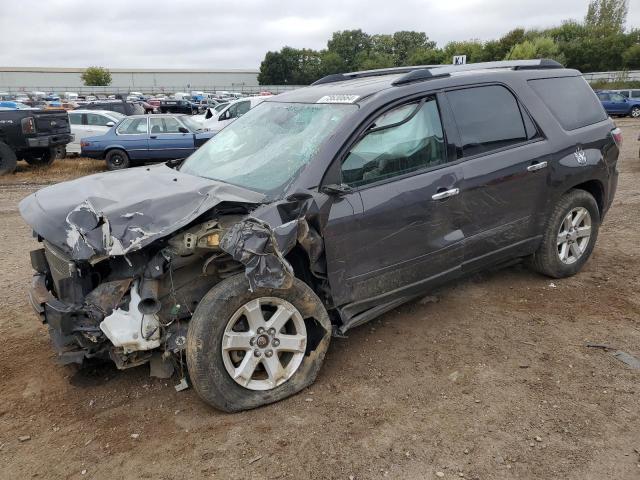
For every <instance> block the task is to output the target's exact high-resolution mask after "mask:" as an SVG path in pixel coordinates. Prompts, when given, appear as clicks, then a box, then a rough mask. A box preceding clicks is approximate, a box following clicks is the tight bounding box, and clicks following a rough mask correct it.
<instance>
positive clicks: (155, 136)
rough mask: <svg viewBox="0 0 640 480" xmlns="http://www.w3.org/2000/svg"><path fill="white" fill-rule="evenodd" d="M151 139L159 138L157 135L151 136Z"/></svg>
mask: <svg viewBox="0 0 640 480" xmlns="http://www.w3.org/2000/svg"><path fill="white" fill-rule="evenodd" d="M149 138H158V136H157V135H151V136H150V137H149Z"/></svg>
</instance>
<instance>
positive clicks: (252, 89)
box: [0, 70, 640, 95]
mask: <svg viewBox="0 0 640 480" xmlns="http://www.w3.org/2000/svg"><path fill="white" fill-rule="evenodd" d="M583 75H584V78H585V79H586V80H587V81H588V82H593V81H605V82H621V81H640V70H629V71H617V72H590V73H584V74H583ZM303 86H304V85H244V84H236V85H191V86H188V87H187V86H184V85H181V86H165V87H55V88H54V87H51V86H42V87H28V88H26V87H2V86H0V92H6V93H9V94H17V93H26V92H46V93H49V92H55V93H57V94H61V93H63V92H75V93H78V94H80V95H97V94H100V95H117V94H123V95H126V94H128V93H129V92H132V91H136V92H141V93H144V94H146V95H156V94H160V93H164V94H167V95H168V94H171V93H175V92H187V93H190V92H193V91H202V92H220V91H227V92H240V93H247V94H252V93H259V92H263V91H269V92H271V93H275V94H277V93H282V92H286V91H287V90H295V89H296V88H301V87H303Z"/></svg>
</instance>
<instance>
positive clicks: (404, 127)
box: [324, 97, 463, 308]
mask: <svg viewBox="0 0 640 480" xmlns="http://www.w3.org/2000/svg"><path fill="white" fill-rule="evenodd" d="M368 132H369V133H367V134H366V135H365V136H364V137H363V138H361V139H360V140H359V141H358V142H357V143H356V144H355V145H354V146H353V147H352V148H351V151H350V152H349V153H348V155H347V156H346V157H345V158H344V160H343V161H342V164H341V175H342V182H343V184H345V185H348V186H349V187H351V188H352V189H353V190H352V192H351V193H348V194H346V195H344V196H342V197H341V198H340V199H339V201H338V202H336V203H334V205H333V206H332V208H331V211H330V216H329V221H328V224H327V227H326V229H325V232H324V236H325V248H326V252H327V262H328V273H329V279H330V281H331V285H332V293H333V295H334V301H335V302H336V304H344V303H351V302H360V303H362V302H365V303H366V302H367V301H373V302H374V303H384V302H383V300H382V298H384V297H387V298H392V297H394V296H402V295H407V293H406V292H408V291H409V290H412V289H416V290H417V291H421V290H424V289H425V288H427V287H428V286H429V285H433V284H435V283H438V282H439V281H441V280H443V279H445V278H447V277H448V276H450V275H452V274H454V273H455V272H457V270H458V269H459V267H460V263H461V260H462V248H463V242H462V241H463V234H462V230H461V229H460V211H461V208H460V207H461V203H460V202H461V201H460V197H459V196H458V193H459V188H460V186H461V180H462V171H461V167H460V165H457V164H450V163H449V162H448V156H447V153H446V150H447V149H446V141H445V137H444V133H443V129H442V124H441V121H440V116H439V112H438V104H437V102H436V100H435V98H433V97H429V98H426V99H423V100H422V101H421V102H413V103H410V104H407V105H403V106H399V107H396V108H393V109H392V110H390V111H388V112H386V113H384V114H382V115H381V116H380V117H378V118H377V119H375V120H374V122H373V123H372V125H371V126H370V127H369V130H368ZM414 294H415V291H414ZM380 296H383V297H380ZM363 308H364V307H363Z"/></svg>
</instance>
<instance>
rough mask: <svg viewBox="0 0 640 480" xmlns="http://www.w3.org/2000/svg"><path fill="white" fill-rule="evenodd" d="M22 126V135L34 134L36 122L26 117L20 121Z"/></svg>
mask: <svg viewBox="0 0 640 480" xmlns="http://www.w3.org/2000/svg"><path fill="white" fill-rule="evenodd" d="M20 124H21V125H22V133H26V134H29V133H36V121H35V120H34V119H33V117H26V118H23V119H22V120H21V121H20Z"/></svg>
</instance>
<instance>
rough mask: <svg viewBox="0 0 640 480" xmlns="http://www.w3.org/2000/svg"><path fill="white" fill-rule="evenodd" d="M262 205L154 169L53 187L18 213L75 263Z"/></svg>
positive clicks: (252, 196) (225, 188) (248, 195)
mask: <svg viewBox="0 0 640 480" xmlns="http://www.w3.org/2000/svg"><path fill="white" fill-rule="evenodd" d="M263 200H264V195H262V194H260V193H257V192H253V191H250V190H245V189H243V188H241V187H236V186H233V185H229V184H226V183H222V182H217V181H214V180H209V179H206V178H201V177H196V176H193V175H188V174H183V173H181V172H180V171H178V170H174V169H172V168H169V167H168V166H166V165H156V166H153V167H140V168H132V169H127V170H121V171H116V172H107V173H99V174H96V175H90V176H87V177H83V178H79V179H77V180H72V181H70V182H64V183H60V184H57V185H52V186H50V187H46V188H43V189H42V190H39V191H38V192H36V193H33V194H31V195H29V196H28V197H26V198H25V199H23V200H22V201H21V202H20V206H19V207H20V214H21V215H22V217H23V218H24V219H25V221H26V222H27V223H28V224H29V225H30V226H31V227H32V228H33V230H34V231H35V232H37V233H38V234H39V235H40V236H41V237H43V238H44V239H46V240H47V241H48V242H50V243H52V244H53V245H55V246H57V247H59V248H61V249H62V250H63V251H65V252H67V253H69V254H70V255H71V257H72V258H74V259H76V260H88V259H90V258H92V257H96V256H104V255H124V254H126V253H128V252H131V251H135V250H139V249H141V248H143V247H144V246H146V245H148V244H150V243H151V242H153V241H155V240H157V239H159V238H162V237H165V236H167V235H169V234H171V233H173V232H175V231H176V230H178V229H180V228H182V227H184V226H185V225H187V224H189V223H190V222H191V221H193V220H194V219H195V218H197V217H198V216H200V215H202V214H203V213H205V212H206V211H208V210H210V209H211V208H213V207H215V206H216V205H218V204H220V203H222V202H237V203H243V204H247V203H249V204H251V203H254V204H258V203H261V202H263Z"/></svg>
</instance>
